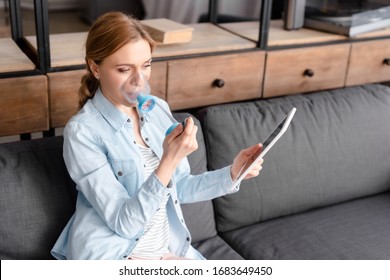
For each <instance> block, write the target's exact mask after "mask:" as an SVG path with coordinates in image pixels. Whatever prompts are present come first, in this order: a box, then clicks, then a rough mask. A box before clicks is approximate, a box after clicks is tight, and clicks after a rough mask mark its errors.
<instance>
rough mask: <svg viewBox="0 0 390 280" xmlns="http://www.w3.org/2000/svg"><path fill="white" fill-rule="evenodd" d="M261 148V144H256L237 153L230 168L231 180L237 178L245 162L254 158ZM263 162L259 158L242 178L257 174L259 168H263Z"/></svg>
mask: <svg viewBox="0 0 390 280" xmlns="http://www.w3.org/2000/svg"><path fill="white" fill-rule="evenodd" d="M262 148H263V145H262V144H256V145H253V146H251V147H249V148H246V149H243V150H241V151H240V152H239V153H238V155H237V156H236V157H235V158H234V160H233V164H232V166H231V168H230V175H231V177H232V179H233V181H235V180H237V178H238V176H239V175H240V173H241V171H242V169H243V167H244V166H245V164H246V163H247V162H248V161H251V160H254V159H255V158H256V156H257V155H258V154H260V152H261V149H262ZM259 149H260V150H259ZM263 162H264V160H263V159H260V160H259V162H258V163H256V164H255V165H254V166H253V168H252V169H251V170H250V171H249V173H248V174H247V175H246V176H245V178H244V179H249V178H253V177H256V176H258V175H259V173H260V170H261V169H262V168H263V166H262V164H263Z"/></svg>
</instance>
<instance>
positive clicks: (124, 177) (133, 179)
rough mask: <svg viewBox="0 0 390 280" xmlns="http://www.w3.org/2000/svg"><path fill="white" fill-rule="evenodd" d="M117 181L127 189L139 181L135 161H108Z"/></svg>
mask: <svg viewBox="0 0 390 280" xmlns="http://www.w3.org/2000/svg"><path fill="white" fill-rule="evenodd" d="M108 162H109V163H110V165H111V168H112V171H113V172H114V175H115V177H116V179H117V180H118V181H119V182H120V183H121V184H122V185H124V186H125V187H126V188H127V189H129V186H134V185H136V183H137V182H138V181H139V172H138V171H137V164H136V162H135V161H134V160H117V159H108Z"/></svg>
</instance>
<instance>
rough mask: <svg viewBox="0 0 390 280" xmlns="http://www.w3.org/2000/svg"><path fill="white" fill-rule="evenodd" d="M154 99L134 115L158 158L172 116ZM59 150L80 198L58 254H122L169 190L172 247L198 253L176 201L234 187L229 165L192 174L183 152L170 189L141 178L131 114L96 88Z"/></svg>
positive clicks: (69, 256)
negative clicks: (150, 107)
mask: <svg viewBox="0 0 390 280" xmlns="http://www.w3.org/2000/svg"><path fill="white" fill-rule="evenodd" d="M156 102H158V105H159V106H155V107H154V109H153V110H152V111H151V112H149V113H145V114H143V113H141V112H139V116H140V125H141V135H142V138H143V139H144V141H145V142H146V143H147V144H148V145H149V147H150V148H151V149H152V150H153V151H154V152H155V153H156V155H157V156H158V157H159V158H160V159H161V156H162V153H163V150H162V142H163V140H164V138H165V131H166V130H167V129H168V127H169V126H170V125H171V124H172V117H170V116H168V115H167V114H168V112H169V108H168V105H167V104H166V102H165V101H163V100H161V99H158V98H156ZM161 107H163V108H165V110H163V109H161ZM169 114H170V113H169ZM63 153H64V159H65V164H66V166H67V169H68V172H69V174H70V176H71V177H72V179H73V180H74V182H75V183H76V186H77V190H78V197H77V203H76V211H75V213H74V215H73V216H72V218H71V219H70V221H69V222H68V224H67V225H66V227H65V229H64V230H63V231H62V233H61V235H60V237H59V239H58V240H57V242H56V244H55V245H54V247H53V249H52V251H51V253H52V255H53V256H54V257H55V258H57V259H119V260H120V259H127V258H128V256H129V255H130V254H131V252H132V250H133V249H134V247H135V246H136V244H137V241H138V240H139V238H140V237H141V236H142V235H143V234H144V228H145V226H146V224H147V222H148V221H149V220H150V219H151V218H152V217H153V215H154V214H155V213H156V211H157V210H158V209H159V208H160V207H161V203H163V201H164V197H166V196H169V199H168V203H167V215H168V220H169V227H170V245H169V249H170V251H171V252H172V253H174V254H176V255H178V256H181V257H187V258H192V259H203V256H202V255H201V254H200V253H199V252H198V251H196V250H195V249H194V248H193V247H192V246H191V236H190V233H189V231H188V229H187V227H186V225H185V222H184V219H183V214H182V211H181V207H180V203H191V202H197V201H202V200H208V199H212V198H215V197H218V196H222V195H225V194H228V193H232V192H235V191H237V190H238V188H233V187H232V185H233V184H232V180H231V176H230V167H229V166H227V167H225V168H222V169H220V170H216V171H212V172H206V173H204V174H202V175H190V167H189V164H188V161H187V160H186V159H184V160H182V162H181V163H180V164H179V166H178V168H177V169H176V172H175V174H174V176H173V178H172V180H171V182H170V188H167V187H164V186H163V185H162V184H161V182H160V181H159V179H158V178H157V176H156V175H155V173H152V175H150V176H149V178H144V175H143V174H144V172H143V164H144V163H143V160H142V157H141V155H140V151H139V148H138V147H137V145H136V142H135V139H134V135H133V124H132V122H131V119H129V117H128V116H127V115H126V114H124V113H122V112H121V111H119V110H118V109H117V108H116V107H115V106H114V105H113V104H112V103H111V102H109V101H108V100H107V99H106V98H105V97H104V95H103V94H102V93H101V91H100V90H97V92H96V94H95V96H94V98H93V99H90V100H88V102H87V103H86V104H85V105H84V107H83V108H82V109H81V110H80V111H79V112H78V113H77V114H76V115H75V116H73V117H72V118H71V120H70V121H69V122H68V124H67V125H66V127H65V130H64V151H63Z"/></svg>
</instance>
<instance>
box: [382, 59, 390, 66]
mask: <svg viewBox="0 0 390 280" xmlns="http://www.w3.org/2000/svg"><path fill="white" fill-rule="evenodd" d="M383 64H385V65H388V66H390V58H385V59H384V60H383Z"/></svg>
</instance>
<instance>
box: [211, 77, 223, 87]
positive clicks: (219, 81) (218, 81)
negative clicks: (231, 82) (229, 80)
mask: <svg viewBox="0 0 390 280" xmlns="http://www.w3.org/2000/svg"><path fill="white" fill-rule="evenodd" d="M224 85H225V81H224V80H222V79H215V80H214V82H213V86H215V87H217V88H223V86H224Z"/></svg>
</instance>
